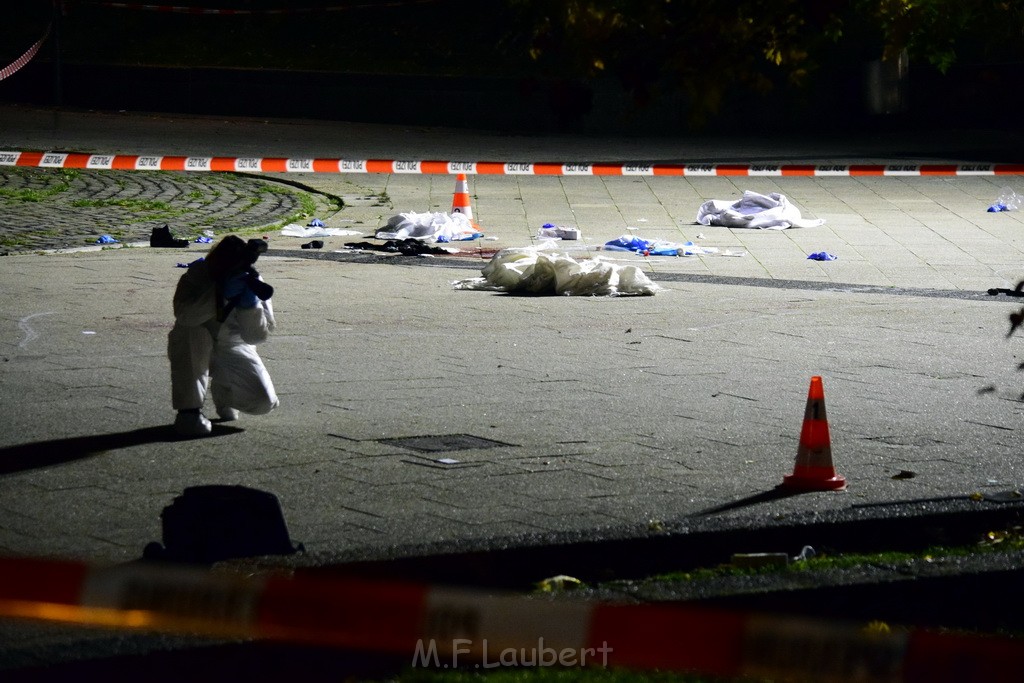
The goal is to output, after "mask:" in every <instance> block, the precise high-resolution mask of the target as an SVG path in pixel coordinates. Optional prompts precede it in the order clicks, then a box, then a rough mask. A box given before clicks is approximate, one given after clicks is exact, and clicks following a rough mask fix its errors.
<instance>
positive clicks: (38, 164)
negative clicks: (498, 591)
mask: <svg viewBox="0 0 1024 683" xmlns="http://www.w3.org/2000/svg"><path fill="white" fill-rule="evenodd" d="M0 166H27V167H33V168H96V169H115V170H119V171H229V172H247V173H414V174H416V173H418V174H423V175H427V174H434V175H438V174H440V175H456V174H459V173H466V174H475V175H534V176H618V175H621V176H814V177H829V176H998V175H1024V164H922V165H907V164H849V165H844V166H837V165H831V164H830V165H810V164H778V165H772V164H652V165H637V164H577V163H572V164H565V163H549V162H538V163H523V162H518V161H400V160H393V159H391V160H388V159H302V158H285V157H193V156H139V155H132V154H84V153H79V152H30V151H3V150H0Z"/></svg>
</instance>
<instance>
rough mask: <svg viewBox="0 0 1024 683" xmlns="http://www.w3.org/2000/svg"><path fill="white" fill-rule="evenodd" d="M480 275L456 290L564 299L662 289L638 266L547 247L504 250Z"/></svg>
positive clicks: (461, 282)
mask: <svg viewBox="0 0 1024 683" xmlns="http://www.w3.org/2000/svg"><path fill="white" fill-rule="evenodd" d="M548 244H550V243H548ZM481 274H482V277H477V278H472V279H469V280H459V281H457V282H453V283H452V285H453V286H454V288H455V289H475V290H487V291H497V292H524V293H529V294H557V295H562V296H640V295H653V294H654V293H655V292H657V291H659V290H660V289H661V288H660V287H658V285H656V284H655V283H654V282H652V281H651V280H650V278H648V277H647V276H646V275H645V274H644V273H643V271H641V270H640V269H639V268H637V267H636V266H631V265H626V266H620V265H617V264H613V263H608V262H607V261H605V260H603V259H601V258H593V259H584V260H581V261H577V260H576V259H574V258H572V257H571V256H569V255H567V254H564V253H561V252H558V251H551V250H550V249H545V248H544V247H513V248H509V249H503V250H501V251H499V252H498V253H497V254H495V255H494V257H493V258H492V259H491V260H490V261H489V262H488V263H487V265H486V266H484V267H483V270H481Z"/></svg>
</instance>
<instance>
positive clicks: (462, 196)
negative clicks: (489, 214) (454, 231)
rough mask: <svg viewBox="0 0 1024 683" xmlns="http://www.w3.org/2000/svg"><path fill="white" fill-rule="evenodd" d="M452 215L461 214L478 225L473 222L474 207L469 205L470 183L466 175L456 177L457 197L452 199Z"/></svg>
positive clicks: (473, 222)
mask: <svg viewBox="0 0 1024 683" xmlns="http://www.w3.org/2000/svg"><path fill="white" fill-rule="evenodd" d="M452 213H453V214H456V213H461V214H463V215H464V216H465V217H466V218H468V219H469V222H470V223H472V224H473V225H476V222H475V221H474V220H473V207H472V206H470V205H469V182H468V181H467V180H466V174H465V173H460V174H459V175H457V176H456V177H455V195H454V196H453V197H452Z"/></svg>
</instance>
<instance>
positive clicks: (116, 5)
mask: <svg viewBox="0 0 1024 683" xmlns="http://www.w3.org/2000/svg"><path fill="white" fill-rule="evenodd" d="M74 1H75V3H77V4H80V5H97V6H99V7H106V8H108V9H130V10H139V11H145V12H171V13H175V14H204V15H210V14H213V15H222V16H234V15H254V14H257V15H258V14H268V15H269V14H314V13H319V12H346V11H349V10H359V9H378V8H381V7H405V6H408V5H422V4H427V3H432V2H438V0H394V1H392V2H368V3H362V4H358V5H333V6H330V7H289V8H282V9H213V8H205V7H192V6H188V5H145V4H138V3H130V2H90V0H74Z"/></svg>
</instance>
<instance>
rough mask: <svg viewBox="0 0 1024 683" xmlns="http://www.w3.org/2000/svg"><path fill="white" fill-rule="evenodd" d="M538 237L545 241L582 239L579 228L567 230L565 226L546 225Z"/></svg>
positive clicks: (538, 233) (538, 232) (540, 230)
mask: <svg viewBox="0 0 1024 683" xmlns="http://www.w3.org/2000/svg"><path fill="white" fill-rule="evenodd" d="M537 237H539V238H540V239H544V240H578V239H579V238H580V237H581V233H580V229H579V228H567V227H565V226H564V225H552V224H551V223H545V224H544V226H543V227H541V228H540V229H539V230H538V231H537Z"/></svg>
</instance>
